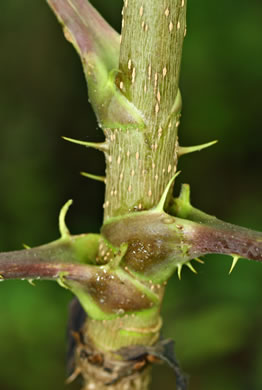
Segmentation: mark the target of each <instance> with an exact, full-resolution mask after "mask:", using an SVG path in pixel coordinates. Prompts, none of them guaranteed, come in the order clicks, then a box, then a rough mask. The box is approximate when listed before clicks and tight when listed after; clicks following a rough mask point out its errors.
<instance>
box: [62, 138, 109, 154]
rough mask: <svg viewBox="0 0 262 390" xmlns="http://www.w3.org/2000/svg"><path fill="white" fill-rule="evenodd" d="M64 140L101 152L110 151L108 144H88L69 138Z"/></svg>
mask: <svg viewBox="0 0 262 390" xmlns="http://www.w3.org/2000/svg"><path fill="white" fill-rule="evenodd" d="M62 138H63V139H64V140H66V141H69V142H72V143H73V144H77V145H83V146H85V147H86V148H94V149H97V150H100V151H101V152H107V151H108V145H107V143H106V142H86V141H79V140H77V139H73V138H68V137H62Z"/></svg>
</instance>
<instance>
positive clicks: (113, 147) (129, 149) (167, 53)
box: [104, 0, 186, 219]
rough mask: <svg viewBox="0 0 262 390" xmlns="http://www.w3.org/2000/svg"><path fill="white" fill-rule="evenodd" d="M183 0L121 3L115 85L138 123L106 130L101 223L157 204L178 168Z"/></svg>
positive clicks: (183, 33) (184, 2) (184, 21)
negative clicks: (117, 69) (121, 14)
mask: <svg viewBox="0 0 262 390" xmlns="http://www.w3.org/2000/svg"><path fill="white" fill-rule="evenodd" d="M185 30H186V1H184V0H166V1H163V2H162V1H161V2H159V1H156V0H147V1H145V0H139V1H137V0H126V1H124V7H123V19H122V40H121V46H120V60H119V72H118V74H117V76H116V85H117V87H118V88H119V90H120V91H121V93H122V94H123V95H124V96H125V97H126V98H127V99H128V100H129V101H130V102H131V103H132V105H133V106H134V107H136V109H137V110H138V112H139V113H140V116H141V118H142V121H143V124H142V125H141V124H140V126H137V127H135V126H132V127H131V126H129V125H128V123H122V126H120V127H119V128H106V129H105V134H106V138H107V142H108V144H109V152H108V154H107V156H106V157H107V158H106V163H107V168H106V173H107V175H106V176H107V182H106V198H105V204H104V207H105V219H107V218H108V217H111V216H115V215H123V214H126V213H127V212H130V211H136V210H144V209H149V208H151V207H152V206H154V205H156V204H157V203H158V201H159V199H160V197H161V195H162V193H163V191H164V188H165V187H166V185H167V183H168V181H169V180H170V178H171V177H172V176H173V175H174V172H175V171H176V167H177V128H178V125H179V117H180V110H181V98H180V94H179V91H178V81H179V71H180V63H181V54H182V44H183V39H184V35H185Z"/></svg>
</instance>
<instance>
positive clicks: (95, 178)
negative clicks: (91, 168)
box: [80, 172, 106, 183]
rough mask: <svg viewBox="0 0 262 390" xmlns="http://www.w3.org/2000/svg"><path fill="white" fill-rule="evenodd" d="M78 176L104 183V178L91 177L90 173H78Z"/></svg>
mask: <svg viewBox="0 0 262 390" xmlns="http://www.w3.org/2000/svg"><path fill="white" fill-rule="evenodd" d="M80 174H81V175H82V176H84V177H88V178H89V179H93V180H97V181H102V182H103V183H105V180H106V178H105V176H97V175H92V173H87V172H80Z"/></svg>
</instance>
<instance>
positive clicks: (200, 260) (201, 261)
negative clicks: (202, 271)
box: [194, 257, 205, 264]
mask: <svg viewBox="0 0 262 390" xmlns="http://www.w3.org/2000/svg"><path fill="white" fill-rule="evenodd" d="M194 260H195V261H197V262H198V263H200V264H205V262H204V260H202V259H199V258H198V257H196V258H195V259H194Z"/></svg>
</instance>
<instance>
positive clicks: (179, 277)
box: [177, 264, 183, 280]
mask: <svg viewBox="0 0 262 390" xmlns="http://www.w3.org/2000/svg"><path fill="white" fill-rule="evenodd" d="M182 267H183V264H178V265H177V276H178V279H179V280H181V271H182Z"/></svg>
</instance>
